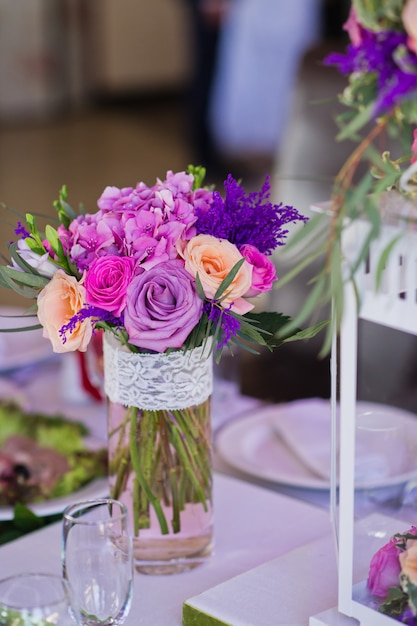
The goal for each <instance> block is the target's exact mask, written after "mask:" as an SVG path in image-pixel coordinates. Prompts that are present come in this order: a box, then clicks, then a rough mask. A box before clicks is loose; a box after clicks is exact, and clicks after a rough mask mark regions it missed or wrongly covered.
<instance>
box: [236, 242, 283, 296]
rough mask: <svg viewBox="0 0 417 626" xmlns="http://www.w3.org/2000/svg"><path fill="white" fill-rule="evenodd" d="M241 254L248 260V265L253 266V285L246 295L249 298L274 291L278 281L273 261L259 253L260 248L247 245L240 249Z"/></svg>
mask: <svg viewBox="0 0 417 626" xmlns="http://www.w3.org/2000/svg"><path fill="white" fill-rule="evenodd" d="M240 253H241V254H243V256H244V257H245V258H246V260H247V261H248V263H250V264H251V265H252V268H253V269H252V285H251V287H250V289H249V291H247V292H246V293H245V296H246V297H247V298H252V297H253V296H257V295H258V294H259V293H262V292H264V291H270V290H271V289H272V283H273V282H274V281H275V280H278V279H277V274H276V271H275V265H274V264H273V263H272V261H271V260H270V259H269V258H268V257H267V256H265V254H262V252H259V250H258V248H255V246H251V245H250V244H248V243H245V244H244V245H243V246H241V248H240Z"/></svg>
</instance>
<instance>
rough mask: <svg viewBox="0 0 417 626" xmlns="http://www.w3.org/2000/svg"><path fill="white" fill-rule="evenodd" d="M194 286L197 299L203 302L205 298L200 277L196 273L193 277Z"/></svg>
mask: <svg viewBox="0 0 417 626" xmlns="http://www.w3.org/2000/svg"><path fill="white" fill-rule="evenodd" d="M195 286H196V289H197V294H198V296H199V298H200V299H201V300H205V299H206V296H205V294H204V289H203V285H202V284H201V279H200V276H199V274H198V272H197V274H196V275H195Z"/></svg>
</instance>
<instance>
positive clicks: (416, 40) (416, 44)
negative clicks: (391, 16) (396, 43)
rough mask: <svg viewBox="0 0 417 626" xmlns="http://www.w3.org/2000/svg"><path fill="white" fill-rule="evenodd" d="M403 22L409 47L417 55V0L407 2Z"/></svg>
mask: <svg viewBox="0 0 417 626" xmlns="http://www.w3.org/2000/svg"><path fill="white" fill-rule="evenodd" d="M402 20H403V24H404V28H405V30H406V32H407V35H408V42H407V43H408V47H409V48H410V49H411V50H412V51H413V52H415V53H416V54H417V0H407V2H406V3H405V6H404V9H403V12H402Z"/></svg>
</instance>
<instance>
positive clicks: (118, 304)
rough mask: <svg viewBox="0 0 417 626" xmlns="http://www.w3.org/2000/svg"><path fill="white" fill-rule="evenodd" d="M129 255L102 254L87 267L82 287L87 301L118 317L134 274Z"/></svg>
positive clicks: (132, 261)
mask: <svg viewBox="0 0 417 626" xmlns="http://www.w3.org/2000/svg"><path fill="white" fill-rule="evenodd" d="M135 268H136V261H135V260H134V259H132V258H131V257H118V256H102V257H99V258H97V259H95V260H94V261H93V262H92V263H91V265H90V267H89V268H88V271H87V274H86V277H85V281H84V287H85V290H86V293H87V296H86V297H87V302H88V304H92V305H94V306H97V307H99V308H101V309H104V310H105V311H110V312H111V313H113V314H114V315H115V316H116V317H119V316H120V314H121V313H122V311H123V310H124V308H125V306H126V291H127V288H128V286H129V284H130V282H131V281H132V278H133V276H134V274H135Z"/></svg>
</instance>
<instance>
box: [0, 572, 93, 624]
mask: <svg viewBox="0 0 417 626" xmlns="http://www.w3.org/2000/svg"><path fill="white" fill-rule="evenodd" d="M0 624H1V626H44V625H45V624H57V625H58V626H81V619H80V614H79V612H78V609H77V607H76V604H75V602H72V601H70V589H69V585H68V583H67V581H65V580H63V579H62V578H61V577H59V576H54V575H53V574H40V573H39V574H38V573H23V574H17V575H15V576H9V577H8V578H3V579H2V580H0Z"/></svg>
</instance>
